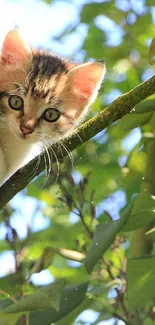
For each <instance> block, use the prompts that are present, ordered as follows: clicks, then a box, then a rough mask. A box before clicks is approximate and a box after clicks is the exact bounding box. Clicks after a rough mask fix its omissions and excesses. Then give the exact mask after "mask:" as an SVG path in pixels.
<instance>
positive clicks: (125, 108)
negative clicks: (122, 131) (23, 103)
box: [0, 76, 155, 209]
mask: <svg viewBox="0 0 155 325" xmlns="http://www.w3.org/2000/svg"><path fill="white" fill-rule="evenodd" d="M154 92H155V76H153V77H152V78H150V79H148V80H147V81H145V82H143V83H141V84H140V85H139V86H137V87H136V88H134V89H133V90H131V91H129V92H128V93H126V94H125V95H123V96H121V97H118V98H117V99H116V100H114V102H113V103H111V104H110V105H109V106H107V107H106V108H105V109H104V110H103V111H101V112H100V113H99V114H97V115H96V116H95V117H93V118H92V119H90V120H89V121H88V122H86V123H84V124H83V125H82V126H80V127H79V128H78V134H77V133H74V134H73V135H72V136H71V137H69V138H68V139H65V140H64V141H63V143H64V145H65V146H67V148H68V149H69V150H70V151H73V150H74V149H75V148H77V147H79V146H80V145H81V144H82V143H84V142H86V141H88V140H89V139H90V138H92V137H93V136H95V135H96V134H97V133H99V132H100V131H102V130H104V129H105V128H106V127H107V126H109V125H110V124H111V123H113V122H115V121H117V120H118V119H120V118H121V117H123V116H124V115H125V114H127V113H129V112H130V111H131V110H132V108H133V107H134V106H135V105H137V104H138V103H140V102H141V101H142V100H144V99H145V98H147V97H149V96H151V95H153V94H154ZM80 139H81V140H80ZM52 149H53V151H55V154H56V156H57V157H58V160H62V154H63V156H67V152H66V151H65V150H62V149H61V150H60V148H59V146H58V144H54V145H53V146H52ZM17 150H18V149H17ZM51 160H52V162H53V163H54V162H55V161H56V157H55V155H52V157H51ZM37 161H38V159H37V157H36V158H35V159H33V160H32V161H31V162H30V163H29V164H27V165H26V166H24V167H23V168H21V169H19V170H18V171H17V172H16V173H15V174H14V175H13V176H12V177H11V178H10V179H9V180H8V181H7V182H6V183H5V184H3V185H2V186H1V188H0V209H2V208H3V207H4V206H5V205H6V203H7V202H8V201H10V200H11V199H12V198H13V197H14V195H16V194H17V193H18V192H19V191H21V190H22V189H24V188H25V187H26V186H27V184H28V183H29V182H30V181H31V180H32V179H33V178H34V177H35V176H37V175H39V174H40V173H41V172H42V171H43V170H44V168H45V162H44V156H43V155H41V160H40V165H39V167H38V169H37V170H36V172H35V173H32V170H34V169H35V167H36V164H37Z"/></svg>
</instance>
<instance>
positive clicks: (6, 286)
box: [0, 273, 25, 296]
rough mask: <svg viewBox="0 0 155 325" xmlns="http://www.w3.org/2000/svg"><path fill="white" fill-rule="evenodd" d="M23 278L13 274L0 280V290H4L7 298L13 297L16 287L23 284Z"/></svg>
mask: <svg viewBox="0 0 155 325" xmlns="http://www.w3.org/2000/svg"><path fill="white" fill-rule="evenodd" d="M24 280H25V279H24V277H23V276H22V275H21V274H20V273H14V274H10V275H7V276H5V277H2V278H0V289H2V290H4V291H5V292H6V293H7V294H8V296H9V295H14V294H15V292H16V286H17V285H19V286H21V285H22V284H23V283H24Z"/></svg>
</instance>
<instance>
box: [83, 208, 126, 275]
mask: <svg viewBox="0 0 155 325" xmlns="http://www.w3.org/2000/svg"><path fill="white" fill-rule="evenodd" d="M130 209H131V207H129V208H128V209H127V210H126V211H125V213H124V215H123V216H122V218H121V219H120V220H115V221H110V222H108V223H104V224H100V225H98V226H97V227H96V230H95V234H94V237H93V241H92V244H91V247H90V249H89V251H88V253H87V255H86V258H85V260H84V264H85V266H86V269H87V271H88V272H89V273H90V272H91V271H92V270H93V268H94V266H95V264H96V263H97V262H98V261H99V260H100V258H101V257H102V256H103V254H104V253H105V252H106V250H107V249H108V248H109V247H110V245H111V244H112V243H113V241H114V239H115V237H116V235H117V234H118V232H119V231H120V230H121V229H122V227H123V226H124V225H125V224H126V222H127V220H128V217H129V215H130Z"/></svg>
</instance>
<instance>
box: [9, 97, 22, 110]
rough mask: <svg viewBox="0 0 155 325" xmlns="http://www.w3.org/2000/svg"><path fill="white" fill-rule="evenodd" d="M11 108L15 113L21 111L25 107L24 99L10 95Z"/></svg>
mask: <svg viewBox="0 0 155 325" xmlns="http://www.w3.org/2000/svg"><path fill="white" fill-rule="evenodd" d="M8 103H9V106H10V107H11V108H12V109H14V110H15V111H21V110H22V109H23V107H24V102H23V99H22V98H21V97H20V96H17V95H10V96H9V99H8Z"/></svg>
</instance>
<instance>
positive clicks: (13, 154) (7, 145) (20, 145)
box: [0, 132, 35, 184]
mask: <svg viewBox="0 0 155 325" xmlns="http://www.w3.org/2000/svg"><path fill="white" fill-rule="evenodd" d="M33 147H34V145H32V144H29V143H26V141H21V140H20V139H19V140H18V139H16V138H15V137H14V136H13V135H12V134H9V132H8V133H3V134H2V135H1V134H0V184H2V183H3V182H4V181H5V180H6V179H7V178H9V177H10V176H11V175H12V174H13V173H14V172H15V171H17V170H18V169H19V168H20V167H22V166H24V165H25V164H26V163H27V162H29V161H30V160H31V159H32V158H33V157H34V156H35V154H34V152H35V151H34V150H33V153H32V148H33Z"/></svg>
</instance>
